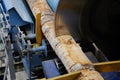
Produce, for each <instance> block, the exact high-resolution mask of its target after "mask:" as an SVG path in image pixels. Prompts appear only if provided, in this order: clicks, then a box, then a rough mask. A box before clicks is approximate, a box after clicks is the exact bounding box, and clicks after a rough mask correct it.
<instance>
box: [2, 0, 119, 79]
mask: <svg viewBox="0 0 120 80" xmlns="http://www.w3.org/2000/svg"><path fill="white" fill-rule="evenodd" d="M37 1H38V2H39V3H35V2H37ZM44 1H46V2H47V5H49V8H50V9H49V8H48V7H47V5H44V7H45V8H44V7H43V6H41V5H38V4H42V2H44ZM34 3H35V4H34ZM39 8H40V9H41V11H40V9H39ZM42 9H43V13H42ZM44 9H46V11H44ZM119 9H120V5H119V1H114V0H110V1H107V0H100V1H95V0H92V1H89V0H0V76H1V77H0V80H19V79H17V77H16V72H19V71H23V70H24V71H25V72H26V74H27V79H25V80H46V79H48V80H75V78H77V77H78V76H79V75H80V74H81V71H80V70H76V71H75V72H74V71H69V69H68V68H67V67H66V65H65V63H64V62H63V60H64V59H63V60H62V59H61V57H60V56H59V54H55V53H57V51H55V49H56V46H58V44H59V43H60V42H59V43H57V44H56V45H55V43H53V42H52V40H53V38H54V35H52V36H53V38H50V39H49V35H47V36H48V37H46V35H45V36H43V34H46V33H47V31H48V32H49V30H48V29H51V28H48V29H47V28H41V27H42V26H43V25H47V24H45V23H46V22H49V21H52V20H53V22H54V25H55V33H56V36H57V37H59V36H61V35H72V36H73V38H74V39H75V42H77V44H78V45H77V46H80V47H81V48H82V51H83V52H84V53H85V54H84V55H86V56H87V58H88V59H89V60H90V66H91V65H92V66H94V68H95V70H96V71H98V72H99V73H100V74H101V76H102V77H103V78H104V80H120V73H119V71H120V68H119V66H120V61H115V60H119V59H120V57H119V52H120V49H119V44H120V41H119V31H118V30H119V29H118V26H119V25H120V24H119V20H118V19H119V17H120V10H119ZM37 12H38V13H37ZM49 12H50V13H49ZM54 14H55V15H54ZM46 15H47V16H46ZM51 17H52V18H51ZM53 17H55V19H54V18H53ZM44 19H45V20H44ZM51 23H52V22H50V23H49V24H50V25H51ZM113 26H115V27H113ZM44 29H46V31H45V32H44ZM42 31H43V32H42ZM61 31H62V32H61ZM49 34H51V33H49ZM50 40H51V42H50ZM56 42H57V40H56ZM75 42H73V43H75ZM64 43H65V41H64ZM71 43H72V42H70V43H68V44H71ZM52 45H55V47H54V46H52ZM70 46H72V45H70ZM68 47H69V46H68ZM56 50H57V49H56ZM58 51H59V50H58ZM60 53H62V51H61V52H60ZM62 56H65V55H62ZM62 58H63V57H62ZM66 62H67V61H66ZM73 62H74V61H73ZM91 62H92V63H93V64H91ZM68 63H69V62H68ZM66 64H67V63H66ZM87 65H88V64H87ZM82 66H86V65H82ZM75 68H76V67H75ZM71 69H72V68H71ZM85 69H86V68H85ZM90 69H91V67H90ZM92 69H93V68H92ZM93 70H94V69H93ZM70 72H71V73H70ZM79 80H82V79H79Z"/></svg>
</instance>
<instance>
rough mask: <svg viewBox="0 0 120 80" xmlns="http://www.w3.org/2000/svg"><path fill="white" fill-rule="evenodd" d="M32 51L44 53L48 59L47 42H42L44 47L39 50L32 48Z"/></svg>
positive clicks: (38, 48)
mask: <svg viewBox="0 0 120 80" xmlns="http://www.w3.org/2000/svg"><path fill="white" fill-rule="evenodd" d="M31 51H32V52H37V51H43V52H44V55H45V56H46V57H47V46H46V43H45V40H42V46H39V47H37V48H32V49H31Z"/></svg>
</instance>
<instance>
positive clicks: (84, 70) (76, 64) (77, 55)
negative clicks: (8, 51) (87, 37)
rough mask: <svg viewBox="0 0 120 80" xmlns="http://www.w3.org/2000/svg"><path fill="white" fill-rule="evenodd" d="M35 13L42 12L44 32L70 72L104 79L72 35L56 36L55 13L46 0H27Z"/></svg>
mask: <svg viewBox="0 0 120 80" xmlns="http://www.w3.org/2000/svg"><path fill="white" fill-rule="evenodd" d="M26 1H27V2H28V4H29V6H30V8H31V10H32V11H33V14H34V15H37V13H41V26H42V32H43V34H44V35H45V37H46V38H47V40H48V41H49V43H50V45H51V46H52V48H53V49H54V51H55V52H56V55H57V56H58V57H59V58H60V60H61V61H62V63H63V64H64V66H65V67H66V69H67V71H68V72H73V71H78V70H80V71H81V74H80V76H78V78H77V80H103V78H102V77H101V75H100V74H99V73H98V72H97V71H95V70H94V68H93V65H92V63H91V62H90V61H89V59H88V58H87V57H86V55H85V54H84V53H83V51H82V50H81V47H80V46H79V45H78V44H77V43H76V42H75V40H74V39H73V37H72V36H71V35H68V34H66V35H61V36H57V37H56V33H55V29H54V28H55V26H54V21H55V20H54V17H55V16H54V13H53V12H52V11H51V10H50V8H49V6H48V4H47V2H46V0H26Z"/></svg>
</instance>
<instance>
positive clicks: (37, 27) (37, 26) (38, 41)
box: [35, 13, 43, 45]
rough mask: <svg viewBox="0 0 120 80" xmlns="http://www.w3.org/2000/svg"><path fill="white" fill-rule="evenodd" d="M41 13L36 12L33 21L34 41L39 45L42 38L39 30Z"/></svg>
mask: <svg viewBox="0 0 120 80" xmlns="http://www.w3.org/2000/svg"><path fill="white" fill-rule="evenodd" d="M40 19H41V14H40V13H39V14H37V15H36V21H35V23H36V24H35V25H36V26H35V31H36V32H35V33H36V42H37V44H39V45H41V43H42V38H43V34H42V30H41V21H40Z"/></svg>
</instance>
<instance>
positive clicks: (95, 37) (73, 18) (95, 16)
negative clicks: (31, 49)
mask: <svg viewBox="0 0 120 80" xmlns="http://www.w3.org/2000/svg"><path fill="white" fill-rule="evenodd" d="M55 26H56V27H55V29H56V33H57V36H59V35H63V34H71V35H72V36H73V37H74V38H75V40H76V41H79V40H82V39H86V40H89V41H92V42H94V43H95V44H96V45H97V46H98V48H99V49H101V50H102V51H103V52H104V53H105V55H106V56H107V57H108V59H109V60H117V59H120V31H119V30H120V29H119V27H120V0H60V1H59V5H58V8H57V11H56V22H55ZM59 29H62V30H59Z"/></svg>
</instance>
